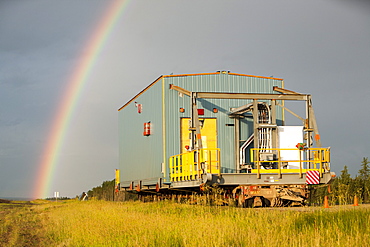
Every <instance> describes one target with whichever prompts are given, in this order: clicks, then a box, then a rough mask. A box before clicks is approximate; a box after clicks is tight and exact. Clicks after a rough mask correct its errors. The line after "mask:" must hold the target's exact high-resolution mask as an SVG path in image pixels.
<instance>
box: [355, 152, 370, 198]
mask: <svg viewBox="0 0 370 247" xmlns="http://www.w3.org/2000/svg"><path fill="white" fill-rule="evenodd" d="M369 163H370V162H369V161H368V158H365V157H364V158H363V159H362V162H361V169H360V170H359V171H358V180H359V181H358V182H359V185H360V188H361V199H362V201H363V202H364V203H368V202H369V194H370V166H369Z"/></svg>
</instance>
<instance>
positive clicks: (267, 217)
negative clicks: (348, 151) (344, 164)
mask: <svg viewBox="0 0 370 247" xmlns="http://www.w3.org/2000/svg"><path fill="white" fill-rule="evenodd" d="M369 222H370V207H368V206H366V205H360V206H358V207H353V206H337V207H332V208H329V209H324V208H308V207H304V208H284V209H276V208H250V209H246V208H235V207H216V206H213V207H211V206H199V205H187V204H178V203H173V202H155V203H142V202H106V201H84V202H80V201H73V200H71V201H61V202H47V201H40V200H38V201H34V202H31V203H29V202H16V203H15V202H12V203H0V246H270V247H272V246H308V247H312V246H368V244H369V243H368V241H369V239H370V228H369V226H368V225H369Z"/></svg>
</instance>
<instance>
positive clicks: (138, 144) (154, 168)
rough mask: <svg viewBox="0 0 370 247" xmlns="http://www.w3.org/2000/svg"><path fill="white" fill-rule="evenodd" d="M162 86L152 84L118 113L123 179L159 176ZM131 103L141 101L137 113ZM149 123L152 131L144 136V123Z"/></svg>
mask: <svg viewBox="0 0 370 247" xmlns="http://www.w3.org/2000/svg"><path fill="white" fill-rule="evenodd" d="M161 95H162V85H161V83H156V84H154V85H153V86H152V87H150V88H149V89H148V90H146V91H145V92H144V93H142V94H141V95H139V97H137V98H136V99H135V100H134V101H132V102H131V103H130V104H128V105H127V106H126V107H125V108H123V109H122V110H120V111H119V112H118V115H119V126H118V127H119V169H120V179H121V183H122V185H124V184H125V181H134V180H145V181H146V182H148V183H149V182H156V181H157V180H158V178H159V177H162V173H161V163H162V162H163V155H162V154H163V146H162V140H163V138H162V134H163V132H162V114H161V113H162V97H161ZM135 102H137V103H138V104H142V113H138V109H137V107H135ZM149 121H150V122H151V127H152V134H151V135H150V136H144V135H143V131H144V123H145V122H149Z"/></svg>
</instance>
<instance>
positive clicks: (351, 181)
mask: <svg viewBox="0 0 370 247" xmlns="http://www.w3.org/2000/svg"><path fill="white" fill-rule="evenodd" d="M369 163H370V162H369V161H368V158H365V157H364V158H363V159H362V162H361V169H360V170H359V171H358V175H356V176H355V177H354V178H352V177H351V175H350V174H349V173H348V167H347V166H344V168H343V170H342V171H341V174H340V175H339V176H338V175H337V177H336V178H335V179H334V181H333V182H332V183H331V184H330V185H325V186H320V185H318V186H313V187H312V188H311V195H310V200H309V201H310V203H311V204H318V205H320V204H322V201H323V198H324V196H328V198H329V201H330V202H331V203H332V204H340V205H343V204H351V203H353V202H354V197H355V196H357V198H358V201H359V203H370V166H369Z"/></svg>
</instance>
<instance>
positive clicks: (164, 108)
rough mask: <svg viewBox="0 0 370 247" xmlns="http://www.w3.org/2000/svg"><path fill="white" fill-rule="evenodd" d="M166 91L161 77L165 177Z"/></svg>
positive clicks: (167, 174)
mask: <svg viewBox="0 0 370 247" xmlns="http://www.w3.org/2000/svg"><path fill="white" fill-rule="evenodd" d="M165 95H166V91H165V81H164V77H162V148H163V157H162V158H163V163H164V167H165V171H164V172H165V173H164V177H165V178H166V177H167V176H169V173H167V171H166V170H167V150H166V149H167V144H166V105H165V102H166V97H165Z"/></svg>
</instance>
